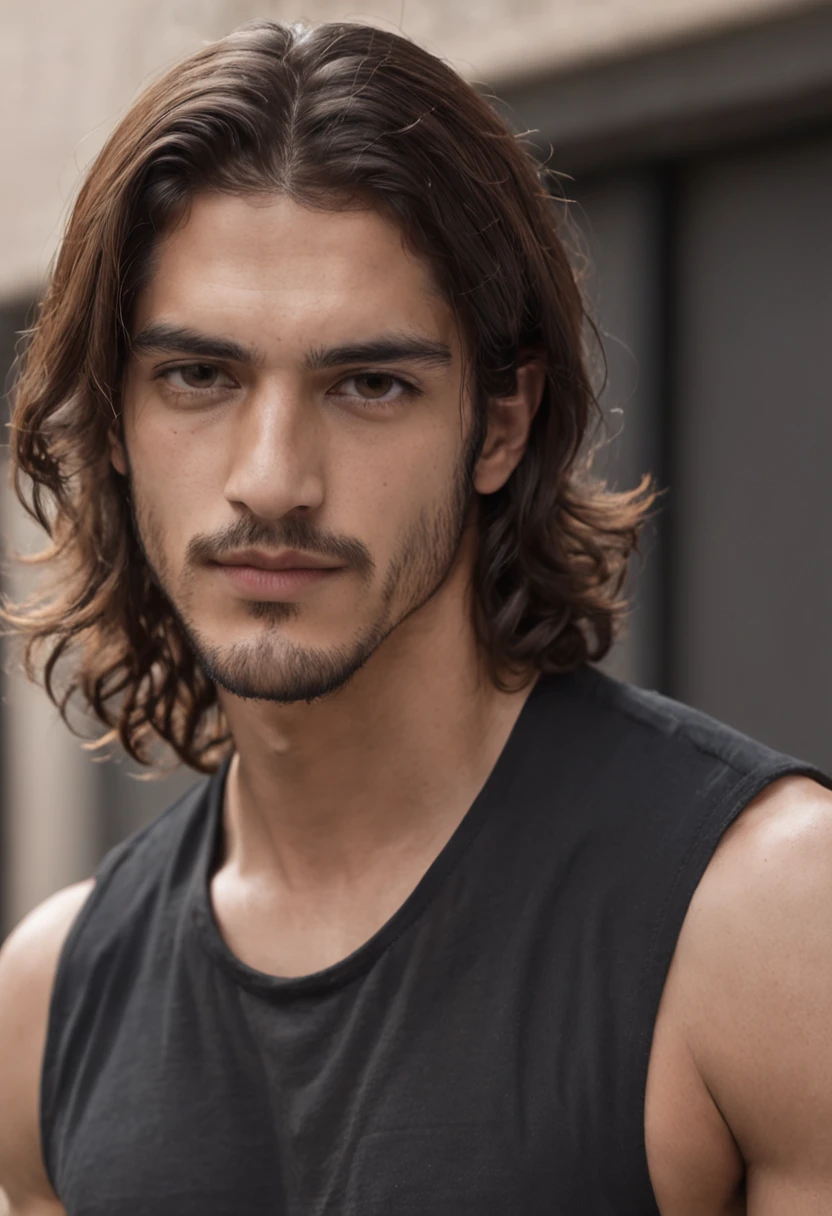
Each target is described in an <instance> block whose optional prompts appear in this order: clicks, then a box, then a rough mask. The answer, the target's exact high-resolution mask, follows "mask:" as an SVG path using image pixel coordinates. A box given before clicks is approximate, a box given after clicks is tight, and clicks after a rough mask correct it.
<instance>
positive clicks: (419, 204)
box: [5, 20, 652, 771]
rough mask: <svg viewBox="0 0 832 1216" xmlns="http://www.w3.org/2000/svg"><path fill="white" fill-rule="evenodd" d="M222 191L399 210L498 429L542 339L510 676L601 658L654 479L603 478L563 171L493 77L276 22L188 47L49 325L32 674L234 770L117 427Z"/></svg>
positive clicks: (37, 362) (492, 635)
mask: <svg viewBox="0 0 832 1216" xmlns="http://www.w3.org/2000/svg"><path fill="white" fill-rule="evenodd" d="M205 190H213V191H224V192H228V193H234V194H245V193H262V192H263V191H280V192H284V193H287V194H289V195H290V196H292V197H293V198H295V199H297V200H298V201H301V202H305V203H308V204H310V205H313V206H332V207H337V206H339V205H343V203H344V199H345V198H347V199H348V198H350V197H351V196H354V195H355V194H360V195H362V196H367V195H369V196H370V197H371V198H372V199H373V200H375V202H376V203H377V204H378V205H380V206H382V207H385V208H386V209H387V210H388V212H389V213H391V214H392V216H393V217H394V218H395V219H396V221H397V222H398V223H399V224H400V226H401V228H402V230H403V232H404V233H405V234H406V235H407V238H408V239H409V240H410V241H411V242H412V244H413V246H414V248H416V249H418V250H419V251H421V252H422V253H423V254H424V255H426V256H427V257H428V258H429V259H430V261H431V263H432V265H433V267H434V269H435V272H436V273H437V274H438V276H439V280H440V283H441V286H442V289H443V290H444V292H445V293H446V295H447V298H448V300H449V302H450V303H451V304H452V306H453V307H454V309H455V310H456V313H457V316H458V317H459V318H460V321H461V324H462V325H463V327H464V330H465V333H466V336H467V338H468V347H469V358H470V360H471V366H472V369H473V372H474V377H475V383H476V386H477V397H478V407H477V418H478V422H477V426H478V431H477V434H478V436H479V437H480V439H482V437H483V430H484V423H483V420H484V409H485V403H486V402H487V400H488V398H489V397H493V396H499V395H504V394H507V393H510V392H511V391H512V389H513V387H514V385H515V376H516V368H517V363H518V358H519V357H520V354H521V352H522V351H524V350H528V349H532V350H534V351H537V352H539V353H540V354H541V355H542V357H543V358H544V359H545V363H546V368H547V385H546V390H545V394H544V398H543V402H542V404H541V407H540V409H539V410H538V413H537V414H536V416H535V419H534V423H533V426H532V431H531V436H530V440H529V444H528V448H527V450H526V452H525V455H524V457H523V459H522V461H521V463H520V465H519V466H518V468H517V469H516V470H515V472H514V473H513V475H512V476H511V477H510V478H509V480H508V482H507V483H506V485H505V486H504V487H503V488H502V489H501V490H499V491H498V492H497V493H495V494H492V495H489V496H486V497H483V498H482V499H481V501H480V504H479V506H480V542H479V553H478V559H477V568H476V576H475V588H476V605H477V611H476V627H477V629H478V634H479V637H480V639H481V642H482V645H483V648H484V651H485V653H486V654H487V656H488V658H489V661H490V664H491V669H492V673H493V676H494V679H495V680H496V681H497V682H501V681H502V678H503V677H502V675H501V673H503V672H506V671H516V672H520V671H522V670H523V668H526V669H528V667H529V666H531V667H533V668H535V669H538V670H549V671H566V670H569V669H572V668H574V667H576V666H577V665H578V664H580V663H582V662H584V661H585V660H587V659H592V660H595V659H598V658H600V657H602V656H603V655H604V654H605V653H606V652H607V650H608V649H609V647H610V645H611V642H612V640H613V637H614V634H615V627H616V624H617V622H618V620H619V618H620V616H621V613H622V610H623V607H624V604H623V601H622V599H621V587H622V582H623V578H624V575H625V572H626V567H627V560H628V558H629V556H630V553H631V551H632V549H633V547H634V546H635V543H636V539H637V534H638V529H639V526H640V524H641V522H642V520H643V518H644V514H645V511H646V510H647V509H648V507H649V506H650V503H651V501H652V496H651V494H650V491H649V487H648V484H647V481H646V480H645V481H644V482H643V483H642V485H641V486H640V487H639V488H638V489H637V490H635V491H631V492H629V493H612V492H610V491H608V490H607V489H606V488H605V487H604V486H603V485H601V484H599V483H597V482H595V481H593V480H592V479H591V477H590V475H589V472H588V458H587V455H586V444H585V442H584V441H585V437H586V435H587V431H588V428H589V427H590V424H591V423H592V422H593V416H594V412H595V409H596V406H595V398H594V395H593V391H592V386H591V380H590V375H589V371H588V368H587V359H586V354H585V338H586V333H587V326H586V315H585V311H584V306H583V301H582V297H581V293H580V289H579V286H578V284H577V282H576V276H575V273H574V270H573V269H572V267H571V266H570V262H569V258H568V256H567V253H566V251H565V248H564V244H563V241H562V240H561V238H560V236H559V220H558V215H557V204H556V203H555V202H554V201H553V199H552V198H551V196H550V195H549V193H548V192H547V190H546V188H545V184H544V177H543V174H542V173H541V171H540V170H539V169H538V166H537V164H536V162H535V161H534V159H533V158H532V156H531V155H530V153H529V152H528V151H526V150H525V149H524V148H523V147H522V146H521V144H520V143H519V142H518V140H517V139H516V138H515V137H514V135H513V134H512V133H511V131H510V130H509V129H508V128H507V127H506V126H505V124H504V123H503V121H502V120H501V119H500V118H499V117H498V116H497V115H496V113H495V112H494V111H493V110H492V109H491V107H490V106H489V105H488V103H487V102H486V101H485V100H484V99H483V98H482V97H481V96H480V95H479V94H478V93H477V92H476V90H475V89H474V88H472V87H471V86H470V85H468V84H467V83H466V82H465V81H463V80H462V79H461V78H460V77H459V76H458V75H457V74H456V73H455V72H454V71H452V70H451V68H449V67H448V66H447V65H446V64H444V63H443V62H442V61H441V60H439V59H437V58H435V57H434V56H432V55H430V54H428V53H427V52H426V51H424V50H422V49H420V48H419V47H418V46H416V45H414V44H413V43H411V42H409V41H408V40H406V39H404V38H402V37H400V36H398V35H395V34H392V33H387V32H384V31H381V30H378V29H374V28H371V27H368V26H365V25H357V24H356V25H353V24H338V25H321V26H318V27H316V28H313V29H311V30H310V29H303V28H301V27H297V26H293V27H287V26H284V25H281V24H278V23H276V22H272V21H266V20H260V21H255V22H251V23H248V24H246V25H244V26H241V27H240V28H238V29H237V30H235V31H234V32H233V33H231V34H229V35H228V36H227V37H225V38H222V39H220V40H219V41H217V42H214V43H211V44H209V45H207V46H205V47H204V48H203V49H201V50H199V51H198V52H196V53H195V54H193V55H191V56H190V57H189V58H187V59H186V60H184V61H183V62H182V63H180V64H178V65H177V66H176V67H175V68H173V69H172V70H171V71H169V72H168V73H167V74H165V75H164V76H163V77H161V78H160V79H159V80H157V81H156V82H154V83H153V84H152V85H151V86H150V87H149V88H148V89H147V90H146V91H145V92H144V93H143V94H142V96H141V97H140V98H139V99H138V101H136V103H135V104H134V105H133V106H132V107H131V109H130V110H129V111H128V113H127V114H126V116H125V117H124V118H123V119H122V121H121V122H120V123H119V125H118V126H117V128H116V129H115V131H114V132H113V134H112V135H111V137H110V138H109V140H108V141H107V143H106V145H105V147H104V148H103V150H102V151H101V153H100V154H99V156H98V157H97V159H96V161H95V163H94V164H93V166H92V168H91V170H90V172H89V173H88V175H87V177H86V180H85V181H84V183H83V185H82V187H81V190H80V192H79V194H78V198H77V201H76V203H75V205H74V208H73V211H72V215H71V217H70V220H69V223H68V226H67V229H66V232H65V235H64V238H63V242H62V245H61V248H60V250H59V254H58V257H57V260H56V263H55V267H54V271H53V274H52V278H51V282H50V285H49V287H48V289H47V291H46V294H45V296H44V299H43V301H42V303H41V305H40V308H39V312H38V315H37V317H36V321H35V324H34V325H33V327H32V328H31V330H30V331H29V332H28V334H27V337H28V345H27V348H26V350H25V352H24V354H23V355H22V356H21V360H20V368H19V371H18V375H17V380H16V383H15V386H14V389H13V406H14V411H13V420H12V434H11V451H12V456H13V460H14V465H15V485H16V488H17V492H18V495H19V496H20V497H21V500H22V501H23V502H24V505H25V506H26V507H27V510H29V511H30V513H31V514H32V515H33V516H34V517H35V518H36V519H37V520H38V521H39V522H40V523H41V524H42V525H43V527H44V528H46V530H47V532H48V533H49V535H50V538H51V541H52V544H51V546H50V548H49V549H48V550H47V551H46V552H45V553H44V554H42V555H40V558H39V560H41V561H46V562H47V563H48V564H50V565H51V567H52V568H54V569H55V570H56V572H59V578H58V579H56V580H55V581H54V584H53V585H52V588H51V591H49V592H48V593H46V594H45V595H43V596H41V598H40V599H39V600H38V601H36V602H35V603H32V604H29V605H25V606H22V607H16V608H14V609H12V608H8V609H7V610H6V612H5V615H6V619H7V620H8V621H10V622H11V623H12V624H13V625H14V626H16V627H17V628H18V629H20V630H21V631H22V632H23V634H24V636H25V638H26V651H25V654H26V664H27V671H28V672H29V674H30V676H33V675H34V673H35V670H36V662H35V660H36V657H37V656H38V655H40V654H41V653H42V652H43V651H45V652H46V657H45V662H44V670H43V678H44V682H45V685H46V688H47V691H48V692H49V695H50V696H51V697H52V699H53V700H54V701H55V702H56V704H58V706H59V707H60V709H61V712H62V713H63V714H64V717H66V714H67V707H68V705H69V703H70V698H71V697H72V696H73V695H74V694H76V693H78V694H80V696H81V698H82V699H83V701H85V702H86V705H87V706H88V707H89V708H90V709H91V710H92V712H93V714H94V715H95V717H96V718H97V719H99V720H100V721H101V722H102V723H103V724H104V725H105V726H106V727H107V728H108V730H109V732H110V733H109V734H108V736H106V737H107V738H116V737H117V738H118V739H120V741H121V743H122V745H123V746H124V747H125V749H126V750H127V751H128V752H129V753H130V755H132V756H133V757H134V758H136V759H138V760H141V761H143V762H148V761H149V756H150V752H149V744H150V743H151V742H152V740H153V738H156V737H161V739H163V740H164V741H165V742H166V743H167V744H169V745H170V747H171V748H173V750H174V751H175V752H176V753H177V754H178V756H180V757H181V758H182V759H183V760H184V761H186V762H187V763H188V764H189V765H191V766H193V767H194V768H197V769H201V770H203V771H210V770H211V769H212V768H213V767H215V766H216V763H217V760H218V756H219V755H220V754H221V752H222V750H223V748H225V747H227V745H228V742H229V740H228V731H227V725H226V724H225V722H224V720H223V718H222V715H221V713H220V711H219V707H218V704H217V698H216V688H215V686H214V685H213V683H212V682H211V681H210V680H209V679H208V677H207V676H206V674H205V673H204V671H203V670H202V669H201V667H200V664H199V662H198V660H197V658H196V656H195V655H194V653H193V651H192V650H191V648H190V646H189V644H188V642H187V640H186V638H185V637H184V635H183V632H182V630H181V628H180V626H179V624H178V622H177V620H176V618H175V616H174V614H173V612H172V610H171V607H170V606H169V604H168V603H167V601H166V599H165V597H164V596H163V594H162V593H161V591H160V590H159V589H158V587H157V586H156V584H155V582H154V580H153V578H152V577H151V574H150V571H149V568H148V566H147V563H146V561H145V558H144V556H143V554H142V551H141V548H140V546H139V543H138V540H137V537H136V535H135V532H134V529H133V526H132V520H131V515H130V507H129V502H128V497H127V487H126V484H125V481H124V479H123V478H121V477H120V476H119V475H118V474H117V473H116V472H115V471H114V470H113V468H112V467H111V465H110V462H109V451H108V442H107V436H108V430H109V428H110V427H111V425H112V424H113V420H114V418H117V417H118V415H119V410H120V405H119V393H120V385H121V378H122V374H123V370H124V365H125V358H126V355H127V352H128V347H129V326H130V322H131V314H132V310H133V305H134V301H135V299H136V296H137V293H138V292H139V291H140V290H141V287H142V284H143V282H146V280H147V275H148V273H149V267H150V264H151V255H152V251H153V247H154V242H155V241H156V240H157V238H158V235H159V234H160V233H162V232H164V231H165V230H166V229H168V228H169V227H170V225H171V223H173V222H174V221H175V220H176V219H178V218H179V217H181V215H182V214H183V209H185V208H186V207H187V203H188V200H189V199H190V198H192V197H193V195H194V194H195V193H196V192H197V191H205ZM24 478H25V479H26V483H25V487H24ZM27 489H28V494H27V493H26V490H27ZM59 665H60V667H61V668H63V667H64V666H65V667H66V668H67V676H66V679H65V681H64V682H63V687H62V688H59V687H58V683H59V681H58V679H57V670H58V667H59Z"/></svg>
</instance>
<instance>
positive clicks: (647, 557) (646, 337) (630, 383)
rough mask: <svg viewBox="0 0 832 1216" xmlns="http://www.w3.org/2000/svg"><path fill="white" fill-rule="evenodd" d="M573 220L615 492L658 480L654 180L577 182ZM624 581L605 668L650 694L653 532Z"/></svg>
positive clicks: (655, 597) (655, 657)
mask: <svg viewBox="0 0 832 1216" xmlns="http://www.w3.org/2000/svg"><path fill="white" fill-rule="evenodd" d="M575 193H576V197H577V202H578V204H579V207H578V208H576V212H575V214H576V218H577V219H578V221H579V223H580V226H581V228H582V229H583V232H584V234H585V238H586V248H587V252H588V254H589V258H590V277H589V280H588V283H587V287H588V290H589V295H590V299H591V300H592V303H593V306H594V309H595V312H596V314H597V317H598V319H599V321H600V326H601V330H602V336H603V340H604V350H605V354H606V361H607V369H608V381H607V385H606V388H605V390H604V392H603V394H602V396H601V404H602V407H603V411H604V415H605V418H606V422H607V428H608V434H609V440H608V442H607V444H606V446H605V447H604V448H603V449H602V450H601V451H600V452H599V455H598V458H597V460H596V468H597V470H598V472H599V473H600V474H601V475H602V476H604V477H605V478H607V480H608V481H609V482H610V484H611V485H612V486H613V487H615V488H617V489H630V488H632V487H634V486H636V485H638V483H639V481H640V479H641V477H642V475H643V474H644V473H646V472H650V473H653V474H657V473H658V472H659V464H660V456H661V442H660V433H661V430H660V417H659V401H658V390H659V359H660V350H659V341H660V327H659V313H660V288H661V269H660V256H661V252H662V250H661V207H662V196H661V189H660V183H659V182H658V181H657V177H656V175H655V174H654V173H652V172H650V171H648V170H644V171H633V172H618V173H615V174H610V175H605V176H603V177H598V178H594V179H590V180H586V181H579V182H578V184H577V186H576V188H575ZM643 550H644V559H643V562H639V561H636V562H635V563H634V566H633V573H632V578H631V594H632V598H633V610H632V614H631V618H630V622H629V626H628V630H627V633H626V635H625V637H624V638H623V639H622V640H621V642H619V644H618V646H617V647H616V649H615V651H614V652H613V655H612V656H611V657H610V660H609V661H608V664H607V666H608V667H609V668H610V669H611V670H612V671H613V672H614V673H615V674H617V675H619V676H622V677H624V678H626V679H630V680H633V681H635V682H636V683H640V684H645V685H649V686H653V685H655V684H656V682H657V679H658V675H659V662H660V621H659V611H660V606H659V579H658V570H657V561H656V559H657V549H656V533H655V530H654V528H653V527H652V526H651V527H650V528H648V529H647V531H646V533H645V536H644V541H643Z"/></svg>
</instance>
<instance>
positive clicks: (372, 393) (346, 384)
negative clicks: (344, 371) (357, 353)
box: [330, 372, 419, 405]
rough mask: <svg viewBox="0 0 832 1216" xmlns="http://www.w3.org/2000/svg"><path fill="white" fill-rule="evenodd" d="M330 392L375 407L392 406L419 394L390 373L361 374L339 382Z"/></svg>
mask: <svg viewBox="0 0 832 1216" xmlns="http://www.w3.org/2000/svg"><path fill="white" fill-rule="evenodd" d="M330 391H331V392H333V393H335V394H337V395H338V396H340V397H353V398H358V399H359V400H360V401H366V402H368V403H373V404H377V405H388V404H392V403H393V402H394V401H401V400H403V399H404V398H405V397H413V396H416V394H417V393H418V392H419V390H418V389H417V388H416V387H415V385H412V384H409V383H408V382H407V381H406V380H402V379H400V377H398V376H393V375H392V374H391V373H390V372H361V374H360V375H357V376H349V377H348V378H347V379H346V380H341V381H340V382H339V383H338V384H337V385H336V386H335V389H332V390H330Z"/></svg>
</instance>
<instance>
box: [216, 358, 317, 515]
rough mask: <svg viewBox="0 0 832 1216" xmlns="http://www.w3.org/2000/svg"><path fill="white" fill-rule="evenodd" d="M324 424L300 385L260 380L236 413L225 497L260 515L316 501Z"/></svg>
mask: <svg viewBox="0 0 832 1216" xmlns="http://www.w3.org/2000/svg"><path fill="white" fill-rule="evenodd" d="M324 444H325V435H324V428H323V426H322V425H321V422H320V420H319V419H318V417H317V415H316V411H315V409H314V406H313V404H312V403H311V402H309V401H307V400H305V399H304V395H303V393H302V390H301V388H300V386H299V385H293V384H291V383H285V382H284V383H282V384H277V383H274V382H272V383H271V384H266V383H264V384H263V386H262V387H260V388H258V390H257V391H256V392H254V393H252V394H251V396H250V397H249V398H248V399H247V400H246V402H245V404H244V405H243V407H242V408H241V410H240V412H239V413H238V414H237V416H236V417H235V425H234V430H233V434H232V435H231V440H230V449H229V454H228V476H227V479H226V484H225V497H226V499H227V500H228V501H229V502H230V503H232V504H233V505H234V506H237V507H243V508H245V509H246V510H248V511H250V512H251V513H252V514H253V515H256V516H258V517H260V518H261V519H279V518H282V517H283V516H284V515H287V514H288V513H289V512H291V511H297V510H310V509H314V508H315V507H319V506H320V505H321V503H322V502H323V498H324V476H323V469H324V451H323V448H324Z"/></svg>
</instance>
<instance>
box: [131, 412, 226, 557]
mask: <svg viewBox="0 0 832 1216" xmlns="http://www.w3.org/2000/svg"><path fill="white" fill-rule="evenodd" d="M150 421H151V420H150V419H146V420H144V422H145V425H142V426H140V427H137V428H135V430H134V432H133V434H132V436H129V453H130V468H131V474H132V484H133V495H134V500H135V504H136V513H137V517H138V522H139V526H140V528H141V530H142V536H143V538H144V541H145V545H146V546H147V547H148V549H150V547H151V545H152V551H151V556H153V555H154V554H156V555H158V556H162V555H164V557H165V560H166V561H167V562H170V561H173V562H174V563H178V561H179V559H180V557H181V555H182V554H183V553H184V548H185V545H186V544H187V542H188V540H189V539H190V537H191V536H193V535H194V533H196V532H199V531H203V530H204V528H205V522H206V520H207V519H210V518H211V514H210V508H211V505H212V502H213V501H214V500H215V499H216V489H215V488H214V489H213V490H212V488H211V487H212V467H211V452H210V450H208V451H206V450H205V446H204V445H200V444H199V443H198V442H195V436H193V435H191V434H189V433H188V431H187V429H186V428H185V427H178V428H177V427H171V426H170V425H168V426H167V427H162V426H159V425H158V424H157V425H155V426H154V425H151V424H150Z"/></svg>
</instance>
